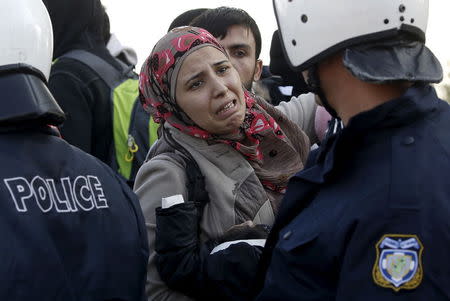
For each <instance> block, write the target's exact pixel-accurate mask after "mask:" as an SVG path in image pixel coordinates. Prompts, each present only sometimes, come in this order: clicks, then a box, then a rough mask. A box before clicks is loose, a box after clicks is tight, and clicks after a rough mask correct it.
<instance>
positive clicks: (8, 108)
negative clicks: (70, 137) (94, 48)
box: [0, 73, 148, 301]
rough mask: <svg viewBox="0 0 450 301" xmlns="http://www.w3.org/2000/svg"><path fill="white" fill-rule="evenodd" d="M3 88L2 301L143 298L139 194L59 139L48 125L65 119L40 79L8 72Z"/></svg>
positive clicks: (143, 241)
mask: <svg viewBox="0 0 450 301" xmlns="http://www.w3.org/2000/svg"><path fill="white" fill-rule="evenodd" d="M0 91H1V95H0V98H1V102H2V104H3V106H2V112H1V114H0V149H1V150H2V152H1V155H0V166H1V169H0V198H1V202H0V237H1V238H2V240H3V241H2V243H1V244H0V254H1V261H0V300H64V301H68V300H74V301H75V300H77V301H78V300H83V301H84V300H96V301H97V300H142V299H143V298H144V296H143V295H144V285H145V275H146V263H147V258H148V246H147V238H146V230H145V222H144V219H143V215H142V212H141V209H140V207H139V203H138V200H137V198H136V196H135V195H134V194H133V192H132V191H131V190H130V189H129V188H128V186H127V185H126V184H125V183H124V182H123V181H121V180H120V179H119V178H118V176H117V175H116V174H115V173H114V172H113V171H112V170H111V169H110V168H109V167H107V166H106V165H105V164H103V163H102V162H100V161H99V160H98V159H96V158H94V157H93V156H91V155H88V154H86V153H84V152H83V151H81V150H79V149H78V148H76V147H73V146H71V145H69V144H68V143H67V142H65V141H64V140H63V139H61V138H60V137H58V136H55V135H54V134H53V132H52V131H51V130H50V127H49V126H47V125H46V124H47V123H48V124H56V123H58V122H60V120H61V116H58V109H55V108H54V107H55V106H54V105H53V104H55V101H54V100H53V98H52V96H51V95H50V93H49V92H48V90H47V88H46V87H45V85H44V83H43V82H42V81H41V79H39V78H38V77H36V76H34V75H29V74H20V73H18V74H11V75H6V76H2V77H0ZM52 108H53V111H52ZM59 111H60V110H59ZM60 112H61V111H60ZM61 115H62V112H61ZM56 121H58V122H56Z"/></svg>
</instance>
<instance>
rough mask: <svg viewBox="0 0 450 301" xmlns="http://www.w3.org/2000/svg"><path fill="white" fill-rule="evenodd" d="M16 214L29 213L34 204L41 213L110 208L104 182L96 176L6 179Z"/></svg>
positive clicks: (4, 180)
mask: <svg viewBox="0 0 450 301" xmlns="http://www.w3.org/2000/svg"><path fill="white" fill-rule="evenodd" d="M3 182H4V183H5V185H6V187H7V188H8V190H9V193H10V194H11V198H12V200H13V202H14V205H15V206H16V209H17V211H19V212H27V211H28V208H29V206H32V204H35V205H36V206H37V208H39V210H41V211H42V212H44V213H45V212H49V211H50V210H55V211H56V212H60V213H62V212H76V211H78V210H82V211H91V210H93V209H104V208H109V206H108V201H107V199H106V197H105V193H104V192H103V188H102V183H101V182H100V180H99V179H98V178H97V177H96V176H91V175H87V176H78V177H76V178H75V179H70V178H69V177H65V178H61V179H59V181H58V180H57V182H58V183H55V179H44V178H42V177H40V176H35V177H34V178H33V179H31V180H27V179H25V178H23V177H16V178H9V179H3Z"/></svg>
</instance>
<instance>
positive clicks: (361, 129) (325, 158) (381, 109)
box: [295, 84, 439, 184]
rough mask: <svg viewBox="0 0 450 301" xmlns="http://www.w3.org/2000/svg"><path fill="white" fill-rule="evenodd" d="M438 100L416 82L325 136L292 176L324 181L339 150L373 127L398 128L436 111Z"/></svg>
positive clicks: (428, 88) (353, 144) (353, 145)
mask: <svg viewBox="0 0 450 301" xmlns="http://www.w3.org/2000/svg"><path fill="white" fill-rule="evenodd" d="M438 103H439V99H438V98H437V96H436V92H435V90H434V89H433V88H432V87H431V86H429V85H421V84H416V85H414V86H413V87H411V88H409V89H408V90H407V91H406V92H405V94H403V95H402V96H400V97H399V98H396V99H393V100H391V101H388V102H386V103H384V104H382V105H379V106H377V107H375V108H374V109H372V110H370V111H366V112H362V113H360V114H358V115H356V116H354V117H353V118H351V119H350V121H349V123H348V126H347V127H345V128H344V129H342V130H341V131H340V132H338V133H337V134H335V135H332V136H330V137H328V138H327V139H326V140H325V141H323V143H322V145H321V147H320V148H319V149H317V150H315V151H313V152H311V154H310V157H309V158H308V162H307V164H306V167H305V169H304V170H302V171H300V172H299V173H297V174H296V175H295V177H296V178H297V179H303V180H306V181H308V182H312V183H316V184H320V183H324V182H325V181H326V178H327V177H328V176H329V175H330V174H331V171H332V170H333V169H334V168H335V166H336V162H338V161H340V160H341V158H340V156H342V154H343V152H349V151H351V150H352V149H356V148H358V143H357V141H360V139H361V138H364V137H369V136H370V134H371V132H374V131H376V130H380V129H383V128H393V127H401V126H404V125H406V124H409V123H411V122H413V121H414V120H417V119H421V118H423V117H424V116H425V115H427V114H429V113H430V112H432V111H434V110H436V108H437V106H438ZM337 158H339V160H338V159H337Z"/></svg>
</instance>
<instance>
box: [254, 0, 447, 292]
mask: <svg viewBox="0 0 450 301" xmlns="http://www.w3.org/2000/svg"><path fill="white" fill-rule="evenodd" d="M274 8H275V14H276V17H277V19H278V25H279V29H280V33H281V38H282V42H283V45H284V48H285V51H286V53H287V56H288V58H289V61H290V64H291V66H292V67H294V68H295V69H296V71H302V72H303V74H304V75H306V77H307V81H308V85H309V86H310V89H311V90H313V91H314V92H315V93H316V94H318V95H319V96H320V99H321V100H322V102H323V105H324V106H325V107H326V108H327V110H328V111H329V112H330V113H331V114H332V115H334V116H335V117H339V118H340V119H341V120H342V122H343V123H344V125H345V127H344V128H343V129H342V130H341V131H339V132H338V133H336V134H335V135H331V136H330V137H328V138H327V139H326V141H324V143H323V144H322V145H321V147H320V148H319V149H318V150H316V151H314V152H313V153H312V154H311V155H310V157H309V159H308V161H309V162H308V163H307V166H306V167H305V169H304V170H303V171H301V172H300V173H298V174H297V175H296V176H294V177H293V178H292V179H291V181H290V183H289V187H288V190H287V193H286V196H285V199H284V200H283V202H282V207H281V208H280V212H279V215H278V217H277V221H276V223H275V225H274V228H273V232H272V233H271V234H270V236H269V239H268V242H267V244H266V249H265V253H264V258H263V261H262V266H263V268H262V270H264V271H265V273H263V275H264V276H263V278H264V279H262V281H261V282H260V285H261V286H262V289H261V290H260V292H259V296H258V297H257V300H259V301H262V300H283V301H287V300H433V301H435V300H448V299H449V298H450V286H449V279H450V265H449V264H448V262H449V252H448V250H449V249H450V231H449V229H450V185H448V178H449V177H450V156H449V154H450V135H448V129H449V128H450V108H449V105H448V104H447V103H445V102H443V101H442V100H440V99H438V97H437V96H436V93H435V90H434V88H433V87H431V86H430V83H432V82H439V81H440V80H441V79H442V69H441V66H440V65H439V63H438V61H437V59H436V58H435V56H434V55H433V54H432V52H431V51H430V50H429V49H428V48H427V47H426V46H425V45H424V42H425V32H426V26H427V21H428V1H426V0H402V1H400V0H398V1H397V0H396V1H392V0H377V1H373V0H360V1H354V0H338V1H332V2H330V1H328V0H304V1H291V0H274Z"/></svg>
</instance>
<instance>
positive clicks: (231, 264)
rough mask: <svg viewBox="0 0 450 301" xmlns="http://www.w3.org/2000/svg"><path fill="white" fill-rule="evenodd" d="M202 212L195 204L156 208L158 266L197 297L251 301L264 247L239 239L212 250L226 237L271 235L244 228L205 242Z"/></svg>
mask: <svg viewBox="0 0 450 301" xmlns="http://www.w3.org/2000/svg"><path fill="white" fill-rule="evenodd" d="M201 211H202V209H201V206H200V205H199V204H198V203H196V202H185V203H181V204H177V205H174V206H172V207H170V208H165V209H162V208H158V209H157V210H156V239H155V250H156V252H157V257H156V265H157V268H158V272H159V274H160V276H161V279H163V280H164V282H166V284H167V285H168V286H169V287H170V288H171V289H174V290H177V291H180V292H182V293H184V294H186V295H188V296H190V297H192V298H194V299H196V300H233V301H239V300H250V296H251V292H252V291H251V288H252V285H253V282H254V280H255V276H256V272H257V267H258V262H259V259H260V255H261V253H262V247H260V246H254V245H251V244H249V243H247V242H237V243H236V244H233V245H231V246H228V247H227V248H225V249H223V250H217V251H216V250H214V252H213V253H212V254H211V251H213V248H214V247H215V246H217V245H219V244H220V243H223V242H224V240H226V241H227V242H228V241H238V240H248V239H265V238H266V236H267V233H266V232H265V231H264V230H263V229H261V228H260V227H245V229H244V230H239V231H234V233H229V234H228V235H227V233H226V234H225V235H224V237H222V238H220V239H217V240H210V241H208V242H206V243H201V242H200V239H199V221H200V215H201Z"/></svg>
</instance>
